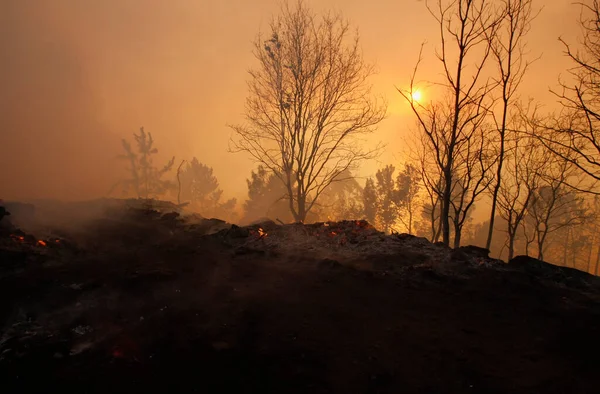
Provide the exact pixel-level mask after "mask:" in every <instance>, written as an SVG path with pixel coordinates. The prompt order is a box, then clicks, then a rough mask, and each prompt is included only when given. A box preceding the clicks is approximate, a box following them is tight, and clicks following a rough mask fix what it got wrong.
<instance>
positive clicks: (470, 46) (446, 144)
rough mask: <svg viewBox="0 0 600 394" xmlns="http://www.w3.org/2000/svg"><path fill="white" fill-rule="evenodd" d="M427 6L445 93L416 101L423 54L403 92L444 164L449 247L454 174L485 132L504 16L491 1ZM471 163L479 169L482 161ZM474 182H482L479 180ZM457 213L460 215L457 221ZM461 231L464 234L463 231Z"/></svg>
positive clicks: (445, 231) (458, 0)
mask: <svg viewBox="0 0 600 394" xmlns="http://www.w3.org/2000/svg"><path fill="white" fill-rule="evenodd" d="M427 7H428V9H429V11H430V14H431V15H432V16H433V18H434V19H435V20H436V22H437V24H438V25H439V34H440V46H441V48H440V50H439V51H438V52H437V53H436V55H437V58H438V60H439V62H440V65H441V68H442V78H443V80H442V82H440V83H439V84H438V85H441V86H443V88H444V90H445V92H444V93H442V94H441V95H440V97H441V99H439V100H438V101H437V102H435V103H434V102H432V103H430V104H421V103H420V102H418V101H417V100H415V96H414V92H415V90H416V86H415V84H416V83H415V80H416V74H417V71H418V68H419V65H420V62H421V61H422V56H421V54H420V55H419V60H418V62H417V65H416V66H415V70H414V72H413V75H412V77H411V81H410V85H409V88H408V89H398V91H399V92H400V94H401V95H402V96H403V97H404V99H405V100H406V101H407V102H408V103H409V104H410V106H411V109H412V112H413V113H414V114H415V116H416V118H417V122H418V124H419V128H420V129H421V132H423V133H424V135H425V136H426V138H424V139H423V142H424V143H425V144H426V147H427V150H428V152H429V154H430V155H431V156H433V157H434V158H435V164H436V166H437V167H438V169H439V171H436V172H439V174H440V175H441V176H442V190H441V194H440V200H441V217H440V220H441V223H442V239H443V242H444V244H445V245H448V246H449V245H450V210H451V204H452V198H453V194H454V188H455V186H456V185H457V182H456V180H455V179H454V176H455V174H456V173H457V164H460V163H459V162H460V161H461V160H463V159H462V158H461V157H460V156H465V155H471V156H474V155H476V152H475V151H474V150H472V148H473V147H474V145H477V144H476V143H473V142H472V141H471V140H472V139H473V136H475V135H481V133H480V129H481V128H482V127H483V125H484V124H485V118H486V117H487V116H488V115H489V108H490V107H491V105H492V103H493V98H492V97H491V92H492V90H493V88H494V87H495V86H496V84H495V83H494V82H493V81H491V80H490V79H487V78H485V68H486V65H487V64H488V61H489V57H490V53H491V50H492V45H491V42H490V40H489V38H490V37H493V36H495V34H496V31H497V29H498V25H499V23H500V20H501V15H500V14H499V13H498V12H497V10H496V9H495V8H494V7H493V4H492V2H491V1H489V0H454V1H444V0H438V1H437V2H436V5H435V7H431V6H429V5H427ZM484 135H485V134H484ZM483 146H487V144H486V143H484V144H483ZM469 150H470V152H469ZM471 168H473V169H477V170H478V169H479V168H480V166H472V167H471ZM472 184H473V185H481V183H480V182H477V181H476V182H474V183H472ZM467 213H468V212H465V215H464V216H463V217H466V214H467ZM461 216H462V215H461ZM457 217H458V216H457V215H455V220H456V218H457ZM459 220H460V219H459ZM455 225H456V223H455ZM456 236H458V237H460V233H456V234H455V237H456ZM456 241H458V243H460V238H458V239H455V245H456V244H457V242H456Z"/></svg>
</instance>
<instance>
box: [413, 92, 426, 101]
mask: <svg viewBox="0 0 600 394" xmlns="http://www.w3.org/2000/svg"><path fill="white" fill-rule="evenodd" d="M411 97H412V99H413V100H414V101H416V102H420V101H421V100H422V99H423V94H422V93H421V91H420V90H415V91H414V92H412V94H411Z"/></svg>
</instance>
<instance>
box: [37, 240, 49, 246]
mask: <svg viewBox="0 0 600 394" xmlns="http://www.w3.org/2000/svg"><path fill="white" fill-rule="evenodd" d="M37 244H38V246H47V244H46V242H45V241H42V240H41V239H40V240H38V241H37Z"/></svg>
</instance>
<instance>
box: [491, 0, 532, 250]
mask: <svg viewBox="0 0 600 394" xmlns="http://www.w3.org/2000/svg"><path fill="white" fill-rule="evenodd" d="M532 2H533V0H502V2H501V3H502V19H501V22H500V24H499V28H498V30H496V31H494V33H495V34H493V35H491V36H489V37H488V39H489V40H490V47H491V52H492V55H493V56H492V57H493V59H494V60H495V63H496V68H497V74H498V77H497V84H498V87H499V89H500V110H499V114H498V115H499V117H500V119H498V117H496V116H493V118H494V121H495V124H496V129H497V130H498V157H497V164H496V179H495V184H494V187H493V189H492V208H491V212H490V221H489V228H488V236H487V241H486V248H487V249H489V248H490V246H491V244H492V236H493V233H494V219H495V218H496V205H497V201H498V193H499V192H500V187H501V184H502V169H503V166H504V156H505V153H506V149H505V144H506V130H507V127H508V120H509V116H508V114H509V111H510V107H511V105H512V102H513V99H514V98H515V95H516V93H517V90H518V88H519V85H521V82H522V81H523V77H524V76H525V73H526V72H527V69H528V68H529V65H530V64H531V62H529V61H527V60H526V59H525V57H526V52H527V48H526V42H525V37H526V36H527V33H529V30H530V28H531V22H532V20H533V18H534V17H535V16H536V15H535V14H533V13H532ZM492 114H494V112H492ZM509 249H510V248H509ZM509 254H510V251H509Z"/></svg>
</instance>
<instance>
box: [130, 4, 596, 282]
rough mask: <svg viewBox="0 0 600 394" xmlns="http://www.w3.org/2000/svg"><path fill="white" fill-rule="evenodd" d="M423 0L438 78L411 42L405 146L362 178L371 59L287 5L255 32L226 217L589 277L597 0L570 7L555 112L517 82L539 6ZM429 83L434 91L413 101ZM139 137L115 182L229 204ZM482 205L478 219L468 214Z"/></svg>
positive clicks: (380, 109)
mask: <svg viewBox="0 0 600 394" xmlns="http://www.w3.org/2000/svg"><path fill="white" fill-rule="evenodd" d="M424 6H425V7H427V9H428V11H429V14H430V15H431V17H432V18H433V20H435V21H436V23H437V24H438V26H439V29H438V32H439V34H438V40H437V42H436V50H435V52H434V54H433V55H434V61H435V62H436V64H437V65H438V67H439V71H440V72H439V73H438V74H439V75H440V77H439V78H438V79H435V80H429V81H423V80H421V79H420V78H419V71H420V66H421V64H422V63H423V61H424V59H425V58H426V56H427V54H426V53H425V49H426V47H425V46H422V47H421V51H420V53H419V54H418V56H417V57H416V63H415V67H414V69H413V71H412V73H411V74H410V75H409V78H408V83H406V84H404V85H402V86H403V87H398V88H397V91H398V94H399V95H400V96H401V97H402V98H403V99H404V101H405V102H406V104H407V106H408V107H409V108H410V109H411V112H412V116H413V120H414V126H412V135H413V137H414V138H412V139H411V140H410V141H408V143H407V145H408V146H409V148H410V149H409V152H410V153H409V154H408V155H407V156H406V157H405V160H404V162H403V163H397V164H396V165H393V164H390V165H387V166H385V167H383V168H381V169H380V170H378V171H377V173H376V174H374V176H373V177H368V178H367V179H361V178H358V177H356V173H357V170H358V168H359V166H360V163H362V162H364V161H365V160H369V159H373V158H375V157H377V156H378V155H379V154H380V153H381V151H382V149H383V147H382V146H380V145H376V146H372V144H370V143H369V141H370V140H369V137H371V136H372V135H373V134H374V133H375V131H376V129H377V126H378V125H379V124H380V122H381V121H382V120H383V119H384V118H385V115H386V110H387V108H386V104H385V101H384V100H382V99H381V98H378V97H376V96H375V95H374V94H373V92H372V85H371V83H370V80H371V77H372V75H373V74H374V72H375V69H374V67H373V65H372V64H370V63H369V62H368V61H366V59H364V57H363V54H362V51H361V49H360V40H359V35H358V32H357V30H355V29H353V28H352V27H351V25H350V23H349V22H348V21H347V20H346V19H344V17H343V16H342V14H341V13H338V12H328V13H324V14H322V15H317V14H316V13H314V12H313V11H312V10H311V9H310V8H309V7H308V6H307V5H306V4H305V3H304V2H303V1H302V0H300V1H296V2H294V3H290V2H285V3H283V5H282V6H281V10H280V12H279V14H277V15H275V16H274V17H273V18H272V20H271V22H270V24H269V26H268V28H267V29H266V31H263V32H260V33H259V34H258V35H257V36H256V39H255V41H254V49H253V54H254V57H255V59H256V63H255V66H254V67H253V68H252V69H251V70H250V71H249V80H248V95H247V98H246V103H245V118H244V120H243V122H241V123H240V124H235V125H230V128H231V130H232V138H231V145H230V151H232V152H245V153H246V154H247V155H249V156H250V157H251V158H252V159H253V160H254V161H255V162H256V165H257V167H256V168H255V169H254V170H253V171H252V172H251V174H250V177H249V179H248V180H247V186H248V198H247V200H246V201H245V202H244V203H243V204H242V205H241V206H240V207H238V213H239V217H237V219H238V220H240V221H244V220H245V221H248V220H252V219H257V218H259V217H270V218H275V219H279V220H280V221H284V222H288V221H297V222H305V221H314V220H339V219H359V218H360V219H367V220H369V221H370V222H371V223H374V224H375V225H376V226H378V227H379V228H380V229H382V230H383V231H386V232H388V233H391V232H407V233H411V234H416V235H420V236H425V237H427V238H428V239H430V240H431V241H432V242H442V243H443V244H445V245H447V246H453V247H458V246H460V245H462V244H464V243H475V244H478V245H481V246H485V247H486V248H488V249H490V250H491V251H492V252H493V254H495V255H497V256H499V257H502V258H506V259H511V258H512V257H514V256H515V255H516V254H517V253H523V254H528V255H533V256H535V257H538V258H540V259H548V260H551V261H552V262H556V263H562V264H564V265H570V266H576V267H578V268H581V269H584V270H587V271H588V272H590V271H591V272H595V273H597V271H598V265H599V263H600V248H599V247H598V246H596V245H597V244H598V242H597V240H596V230H597V222H598V220H597V219H598V218H597V215H598V214H600V211H599V208H600V203H599V201H598V199H599V197H598V195H599V194H600V192H599V191H598V188H597V182H598V181H599V180H600V172H599V169H600V135H598V132H597V126H598V122H599V121H600V108H598V107H599V104H598V103H599V100H598V98H599V97H600V78H599V76H600V44H598V43H599V42H600V24H599V23H598V21H599V20H600V4H599V3H598V0H588V1H587V2H585V3H583V4H580V5H573V6H580V7H581V8H582V13H581V19H580V21H579V24H580V26H581V28H582V37H581V40H580V43H579V44H578V45H574V44H572V43H568V42H565V41H562V43H563V46H564V52H565V56H567V57H568V58H569V59H570V60H571V63H572V67H571V68H569V69H568V70H565V71H566V74H567V77H565V78H558V76H557V81H556V83H555V84H554V85H555V86H557V88H555V89H553V90H552V93H553V94H554V97H555V98H556V100H555V101H556V103H557V108H558V109H557V110H555V111H553V112H550V111H547V110H545V109H544V108H545V107H543V106H542V105H541V103H539V102H538V101H536V99H535V97H526V96H524V95H523V93H522V85H523V82H524V81H526V79H527V78H530V76H529V74H528V71H529V69H530V66H531V65H532V63H534V62H535V61H536V60H538V58H539V54H536V53H535V49H533V50H531V48H528V45H527V44H528V43H527V37H528V35H529V33H530V31H531V23H532V21H533V20H534V19H535V18H536V16H537V15H538V14H539V12H540V9H538V8H536V4H535V3H534V0H436V1H435V2H425V5H424ZM426 89H430V90H431V92H432V94H431V95H427V96H428V97H430V98H429V99H425V98H422V97H419V96H420V95H418V94H417V92H420V91H421V92H422V91H426ZM134 138H135V142H136V144H137V150H135V149H134V148H132V146H131V145H130V144H129V143H128V142H126V141H124V142H123V146H124V150H125V152H126V154H125V155H124V156H123V158H124V159H126V160H127V161H128V162H129V168H130V174H131V177H130V178H131V179H129V180H128V181H126V182H124V183H123V186H125V187H128V188H130V189H131V190H133V191H134V192H135V193H137V195H138V196H140V197H148V196H150V195H157V194H161V193H165V192H166V191H167V190H170V193H172V194H173V193H174V194H176V195H177V200H179V201H184V200H185V201H190V202H194V204H195V205H196V206H197V207H198V208H199V209H200V210H204V211H206V212H211V215H212V214H213V213H214V214H215V215H216V214H218V213H221V214H223V215H227V214H228V213H230V212H233V211H234V209H233V208H234V207H235V206H236V203H237V202H236V201H235V200H229V201H221V195H222V191H221V190H220V189H219V184H218V181H217V180H216V178H215V177H214V175H213V174H212V168H210V167H207V166H205V165H204V164H202V163H200V162H199V161H198V160H197V159H193V160H192V161H189V162H182V163H181V165H180V166H179V167H178V169H177V182H174V181H172V180H170V181H164V182H163V181H160V180H161V179H162V178H163V176H164V175H165V174H167V173H169V172H172V170H173V169H174V165H175V163H174V159H172V160H170V161H169V162H168V163H167V164H166V165H165V166H164V167H155V166H154V165H153V164H152V160H151V157H152V155H153V154H154V153H156V150H155V149H154V148H153V147H152V144H153V140H152V137H151V135H150V134H146V133H145V132H144V131H143V129H142V130H141V132H140V134H139V135H138V134H136V135H135V136H134ZM371 140H372V138H371ZM397 167H398V168H397ZM175 190H176V191H177V192H176V193H175ZM476 208H477V214H475V210H476ZM219 210H220V211H219ZM484 211H485V212H487V213H486V215H487V220H483V221H481V220H479V221H478V222H476V221H475V218H474V216H477V217H481V213H482V212H484Z"/></svg>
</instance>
